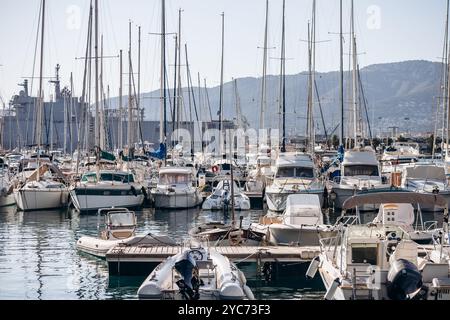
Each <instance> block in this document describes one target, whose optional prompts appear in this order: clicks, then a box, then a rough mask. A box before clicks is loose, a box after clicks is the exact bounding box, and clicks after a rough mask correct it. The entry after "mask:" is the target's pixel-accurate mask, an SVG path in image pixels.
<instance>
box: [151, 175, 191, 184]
mask: <svg viewBox="0 0 450 320" xmlns="http://www.w3.org/2000/svg"><path fill="white" fill-rule="evenodd" d="M159 182H160V183H161V184H188V183H190V182H191V178H190V175H188V174H179V173H162V174H161V176H160V177H159Z"/></svg>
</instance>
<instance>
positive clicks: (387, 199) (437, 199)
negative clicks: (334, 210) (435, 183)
mask: <svg viewBox="0 0 450 320" xmlns="http://www.w3.org/2000/svg"><path fill="white" fill-rule="evenodd" d="M383 203H411V204H419V205H428V206H433V205H435V206H439V207H442V208H447V201H446V200H445V198H444V197H443V196H441V195H438V194H426V193H417V192H381V193H369V194H358V195H356V196H353V197H351V198H348V199H347V200H346V201H345V202H344V205H343V209H344V210H347V209H352V208H355V207H360V206H363V205H365V204H383Z"/></svg>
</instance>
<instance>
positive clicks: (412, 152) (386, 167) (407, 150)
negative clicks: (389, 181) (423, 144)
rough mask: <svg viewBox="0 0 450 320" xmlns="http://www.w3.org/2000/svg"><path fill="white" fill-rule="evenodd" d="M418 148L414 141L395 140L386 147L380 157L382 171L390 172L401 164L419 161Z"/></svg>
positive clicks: (394, 170)
mask: <svg viewBox="0 0 450 320" xmlns="http://www.w3.org/2000/svg"><path fill="white" fill-rule="evenodd" d="M419 157H420V148H419V144H418V143H415V142H395V143H394V144H393V145H392V146H390V147H388V148H386V149H385V150H384V152H383V156H382V158H381V163H382V173H384V174H391V173H393V172H396V171H397V170H398V168H399V167H401V166H403V165H408V164H413V163H416V162H418V161H419Z"/></svg>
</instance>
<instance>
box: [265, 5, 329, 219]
mask: <svg viewBox="0 0 450 320" xmlns="http://www.w3.org/2000/svg"><path fill="white" fill-rule="evenodd" d="M311 54H312V52H311V50H310V67H311ZM285 60H286V57H285V1H283V26H282V46H281V84H280V97H281V107H282V118H283V121H282V128H283V130H282V131H283V136H282V146H281V150H280V151H281V152H280V154H279V155H278V159H277V161H276V169H275V175H274V178H273V180H272V183H271V184H270V185H269V186H268V187H267V188H266V201H267V206H268V207H269V210H270V211H273V212H283V211H284V210H285V209H286V201H287V198H288V196H289V195H292V194H317V195H318V196H319V197H320V202H321V204H323V194H324V190H325V188H324V185H323V183H322V181H321V180H320V179H319V177H318V169H317V167H316V164H315V162H314V159H313V156H312V155H313V154H314V142H313V141H314V139H313V136H314V130H313V128H312V127H311V129H310V131H309V135H310V141H309V142H310V144H311V149H310V152H309V153H287V152H286V83H285V82H286V80H285V78H286V73H285V63H286V61H285ZM312 74H313V72H312V70H311V69H310V75H312ZM310 81H311V80H310ZM311 88H312V85H311V84H310V89H311ZM311 90H312V89H311ZM311 98H312V94H311V93H310V99H309V104H308V123H309V124H311V122H313V121H311V120H312V118H313V113H312V100H311ZM311 137H312V138H311Z"/></svg>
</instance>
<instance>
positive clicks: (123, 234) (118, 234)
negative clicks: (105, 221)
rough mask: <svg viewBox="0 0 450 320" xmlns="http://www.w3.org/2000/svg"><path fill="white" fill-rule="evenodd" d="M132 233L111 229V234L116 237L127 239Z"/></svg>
mask: <svg viewBox="0 0 450 320" xmlns="http://www.w3.org/2000/svg"><path fill="white" fill-rule="evenodd" d="M132 235H133V232H132V231H111V236H112V237H113V238H116V239H127V238H130V237H131V236H132Z"/></svg>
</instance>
